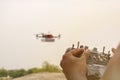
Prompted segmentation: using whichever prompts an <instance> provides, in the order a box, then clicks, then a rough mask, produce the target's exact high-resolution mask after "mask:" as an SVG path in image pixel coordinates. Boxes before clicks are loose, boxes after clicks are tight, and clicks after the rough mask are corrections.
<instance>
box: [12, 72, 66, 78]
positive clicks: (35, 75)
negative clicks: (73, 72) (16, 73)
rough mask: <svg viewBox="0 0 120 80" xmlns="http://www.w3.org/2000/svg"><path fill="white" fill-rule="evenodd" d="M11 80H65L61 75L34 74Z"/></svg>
mask: <svg viewBox="0 0 120 80" xmlns="http://www.w3.org/2000/svg"><path fill="white" fill-rule="evenodd" d="M13 80H66V78H65V76H64V74H63V73H36V74H30V75H27V76H23V77H20V78H15V79H13Z"/></svg>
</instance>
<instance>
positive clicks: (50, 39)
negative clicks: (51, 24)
mask: <svg viewBox="0 0 120 80" xmlns="http://www.w3.org/2000/svg"><path fill="white" fill-rule="evenodd" d="M60 36H61V35H60V34H59V35H58V36H53V35H52V34H50V33H48V34H44V33H41V34H36V39H39V38H41V41H42V42H54V41H55V38H58V39H60Z"/></svg>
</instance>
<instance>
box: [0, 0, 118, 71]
mask: <svg viewBox="0 0 120 80" xmlns="http://www.w3.org/2000/svg"><path fill="white" fill-rule="evenodd" d="M119 4H120V1H119V0H102V1H100V0H90V1H89V0H21V1H20V0H0V37H1V40H0V44H1V45H0V48H1V50H0V55H1V56H0V68H5V69H19V68H25V69H28V68H33V67H40V66H41V64H42V63H43V62H44V61H48V62H49V63H52V64H55V65H59V62H60V60H61V56H62V55H63V54H64V51H65V50H66V48H68V47H71V45H72V44H75V46H76V45H77V42H78V41H80V43H81V44H83V45H88V46H89V47H90V49H91V48H93V47H97V48H98V51H102V48H103V46H106V52H107V51H108V50H110V49H111V48H112V47H116V46H117V44H118V43H119V42H120V35H119V34H120V5H119ZM48 32H50V33H52V34H53V35H58V34H61V39H60V40H58V39H56V41H55V42H54V43H45V42H41V40H40V39H39V40H36V38H35V34H36V33H48Z"/></svg>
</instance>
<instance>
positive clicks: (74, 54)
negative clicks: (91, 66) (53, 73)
mask: <svg viewBox="0 0 120 80" xmlns="http://www.w3.org/2000/svg"><path fill="white" fill-rule="evenodd" d="M88 56H89V51H88V50H85V49H83V48H72V50H70V51H68V52H67V53H65V54H64V55H63V58H62V60H61V62H60V65H61V67H62V69H63V72H64V74H65V76H66V78H67V80H87V77H86V73H87V64H86V61H87V58H88Z"/></svg>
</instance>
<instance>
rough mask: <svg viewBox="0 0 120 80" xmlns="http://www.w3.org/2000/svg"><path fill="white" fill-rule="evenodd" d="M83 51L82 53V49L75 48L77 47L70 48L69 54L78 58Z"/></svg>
mask: <svg viewBox="0 0 120 80" xmlns="http://www.w3.org/2000/svg"><path fill="white" fill-rule="evenodd" d="M83 53H84V49H78V48H77V49H73V50H71V51H70V53H69V54H70V55H71V56H75V57H78V58H80V57H81V55H82V54H83Z"/></svg>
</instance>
